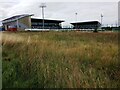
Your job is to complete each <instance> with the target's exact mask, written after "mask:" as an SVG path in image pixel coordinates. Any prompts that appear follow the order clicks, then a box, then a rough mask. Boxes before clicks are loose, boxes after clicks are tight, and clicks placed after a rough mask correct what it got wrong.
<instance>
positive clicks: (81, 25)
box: [71, 21, 101, 29]
mask: <svg viewBox="0 0 120 90" xmlns="http://www.w3.org/2000/svg"><path fill="white" fill-rule="evenodd" d="M71 24H72V25H73V26H74V27H73V28H74V29H98V28H99V27H100V26H101V24H100V22H98V21H88V22H75V23H71Z"/></svg>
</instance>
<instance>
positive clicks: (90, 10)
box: [0, 0, 119, 26]
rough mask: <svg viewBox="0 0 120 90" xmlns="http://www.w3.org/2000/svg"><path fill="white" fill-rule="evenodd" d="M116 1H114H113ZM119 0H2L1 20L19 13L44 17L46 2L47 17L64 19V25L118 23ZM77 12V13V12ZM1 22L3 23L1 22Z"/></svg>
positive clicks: (0, 5)
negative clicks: (97, 22)
mask: <svg viewBox="0 0 120 90" xmlns="http://www.w3.org/2000/svg"><path fill="white" fill-rule="evenodd" d="M113 1H114V2H113ZM118 1H119V0H84V2H83V0H58V1H57V0H56V1H55V0H44V2H43V0H14V1H13V0H0V21H1V20H3V19H6V18H8V17H11V16H14V15H19V14H34V17H38V18H42V13H41V8H40V7H39V6H40V5H41V3H45V5H46V8H45V9H44V12H45V18H46V19H58V20H64V21H65V22H63V23H62V25H63V26H66V25H67V26H69V25H70V23H72V22H76V21H77V22H82V21H91V20H92V21H93V20H97V21H99V22H101V17H100V16H101V14H102V15H103V20H102V23H103V24H104V25H107V24H108V25H112V24H113V25H116V24H117V23H118ZM75 13H77V15H76V14H75ZM0 24H1V23H0Z"/></svg>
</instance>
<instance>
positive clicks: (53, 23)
mask: <svg viewBox="0 0 120 90" xmlns="http://www.w3.org/2000/svg"><path fill="white" fill-rule="evenodd" d="M62 22H64V21H62V20H49V19H44V29H61V28H62V27H61V23H62ZM31 28H32V29H43V19H38V18H31Z"/></svg>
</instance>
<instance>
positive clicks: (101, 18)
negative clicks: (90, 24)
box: [101, 14, 103, 26]
mask: <svg viewBox="0 0 120 90" xmlns="http://www.w3.org/2000/svg"><path fill="white" fill-rule="evenodd" d="M102 21H103V15H102V14H101V26H102V25H103V24H102Z"/></svg>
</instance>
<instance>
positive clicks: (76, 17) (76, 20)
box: [75, 12, 78, 29]
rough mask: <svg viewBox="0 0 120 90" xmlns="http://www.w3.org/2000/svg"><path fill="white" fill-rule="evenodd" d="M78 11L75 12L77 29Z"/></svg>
mask: <svg viewBox="0 0 120 90" xmlns="http://www.w3.org/2000/svg"><path fill="white" fill-rule="evenodd" d="M77 14H78V13H77V12H76V13H75V16H76V29H77Z"/></svg>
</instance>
